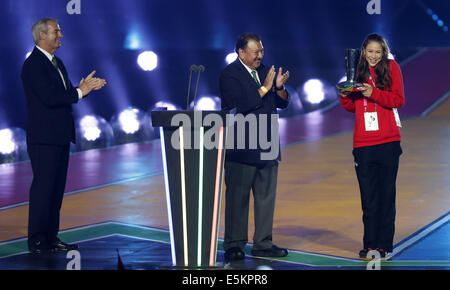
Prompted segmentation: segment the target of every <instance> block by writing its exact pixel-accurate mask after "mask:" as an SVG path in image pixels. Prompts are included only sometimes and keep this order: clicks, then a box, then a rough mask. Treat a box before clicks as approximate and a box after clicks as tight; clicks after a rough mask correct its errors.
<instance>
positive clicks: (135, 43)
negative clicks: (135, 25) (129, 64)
mask: <svg viewBox="0 0 450 290" xmlns="http://www.w3.org/2000/svg"><path fill="white" fill-rule="evenodd" d="M124 47H125V48H126V49H131V50H134V49H140V48H141V39H140V37H139V33H137V32H134V31H133V32H129V33H128V35H127V36H126V38H125V44H124Z"/></svg>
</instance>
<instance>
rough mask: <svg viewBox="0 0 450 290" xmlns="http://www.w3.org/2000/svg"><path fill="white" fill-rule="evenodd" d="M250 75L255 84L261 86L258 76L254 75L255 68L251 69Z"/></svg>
mask: <svg viewBox="0 0 450 290" xmlns="http://www.w3.org/2000/svg"><path fill="white" fill-rule="evenodd" d="M252 76H253V79H254V80H255V82H256V84H257V85H258V88H259V87H260V86H261V84H260V82H259V81H258V77H257V76H256V70H252Z"/></svg>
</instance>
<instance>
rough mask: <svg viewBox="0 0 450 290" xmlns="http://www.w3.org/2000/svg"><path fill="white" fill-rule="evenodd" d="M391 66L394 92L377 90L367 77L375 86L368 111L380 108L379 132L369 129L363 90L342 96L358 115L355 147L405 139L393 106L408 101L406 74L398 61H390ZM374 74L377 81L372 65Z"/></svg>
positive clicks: (354, 133) (343, 100) (368, 81)
mask: <svg viewBox="0 0 450 290" xmlns="http://www.w3.org/2000/svg"><path fill="white" fill-rule="evenodd" d="M389 69H390V71H391V76H392V85H391V90H390V91H385V90H380V89H377V88H375V87H374V86H373V84H372V81H371V80H370V78H367V80H366V83H368V84H370V85H371V86H372V87H373V88H374V89H373V92H372V96H370V98H366V100H367V112H375V110H376V111H377V115H378V126H379V130H378V131H366V130H365V124H364V100H363V95H362V94H361V93H359V92H354V93H351V94H350V95H348V96H347V97H342V96H339V99H340V101H341V105H342V107H344V108H345V109H346V110H347V111H349V112H351V113H355V114H356V121H355V127H354V130H353V147H354V148H357V147H365V146H372V145H377V144H383V143H388V142H393V141H400V139H401V137H400V130H399V128H398V126H397V123H396V122H395V118H394V112H393V111H392V108H400V107H401V106H403V104H404V103H405V94H404V90H403V77H402V72H401V70H400V66H399V65H398V64H397V63H396V62H395V61H394V60H389ZM370 74H371V76H372V79H373V81H374V83H376V74H375V69H373V68H370Z"/></svg>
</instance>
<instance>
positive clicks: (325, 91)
mask: <svg viewBox="0 0 450 290" xmlns="http://www.w3.org/2000/svg"><path fill="white" fill-rule="evenodd" d="M297 91H298V92H299V96H300V100H301V102H302V105H303V109H304V112H311V111H314V110H317V109H320V108H324V107H325V106H327V105H329V104H331V103H333V102H334V101H336V100H337V99H338V94H337V90H336V87H335V86H334V85H330V84H329V83H328V82H326V81H325V80H322V79H309V80H307V81H306V82H305V83H304V84H303V85H302V86H301V88H299V89H297Z"/></svg>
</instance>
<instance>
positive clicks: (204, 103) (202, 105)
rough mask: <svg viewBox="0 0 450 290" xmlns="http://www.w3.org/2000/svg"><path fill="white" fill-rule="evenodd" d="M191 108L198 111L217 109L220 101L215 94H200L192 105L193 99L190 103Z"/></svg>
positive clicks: (219, 106)
mask: <svg viewBox="0 0 450 290" xmlns="http://www.w3.org/2000/svg"><path fill="white" fill-rule="evenodd" d="M190 107H191V108H194V110H199V111H219V110H220V108H221V101H220V98H219V97H216V96H202V97H200V98H199V99H198V100H197V101H196V103H195V107H194V101H192V102H191V104H190Z"/></svg>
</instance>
